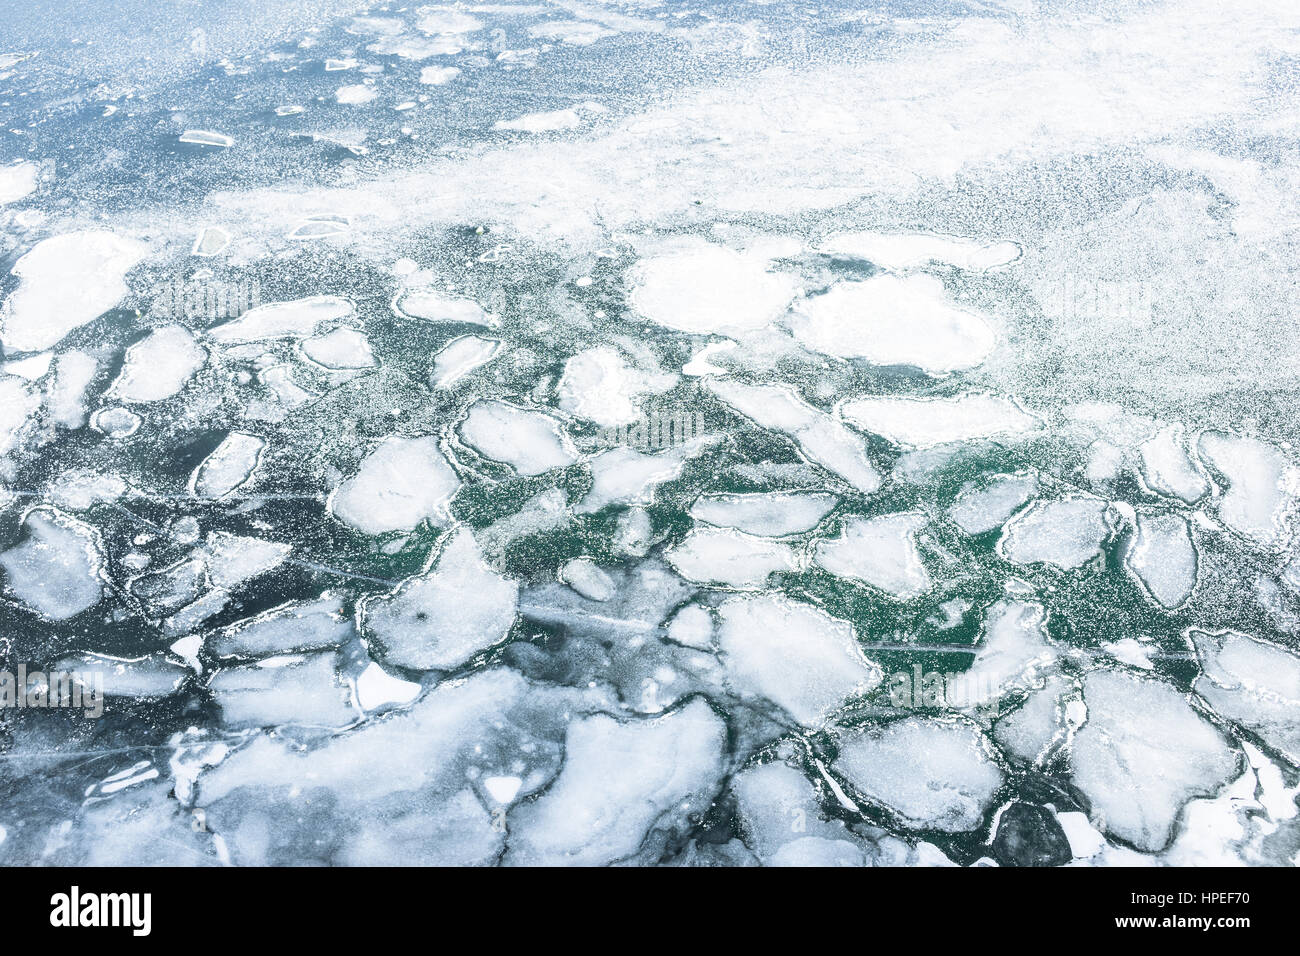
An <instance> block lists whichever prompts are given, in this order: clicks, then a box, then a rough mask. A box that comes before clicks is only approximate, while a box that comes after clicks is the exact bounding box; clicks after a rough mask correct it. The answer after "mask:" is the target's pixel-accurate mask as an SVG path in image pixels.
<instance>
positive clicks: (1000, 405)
mask: <svg viewBox="0 0 1300 956" xmlns="http://www.w3.org/2000/svg"><path fill="white" fill-rule="evenodd" d="M840 414H842V415H843V416H844V419H845V420H846V421H847V422H848V423H849V424H851V425H855V426H857V427H858V428H861V429H862V430H863V431H868V432H871V433H873V434H876V435H880V436H881V437H883V438H887V439H889V440H890V441H891V442H893V443H894V444H896V445H902V446H904V447H908V448H929V447H931V446H932V445H943V444H947V443H949V442H966V441H975V440H977V439H987V438H1010V437H1014V436H1017V435H1023V434H1025V433H1026V432H1030V431H1032V430H1034V429H1035V428H1036V427H1037V426H1038V425H1039V421H1038V419H1037V418H1035V417H1034V416H1033V415H1030V414H1028V413H1026V412H1024V411H1022V410H1021V408H1020V406H1018V405H1017V404H1016V403H1015V402H1013V401H1011V400H1010V399H1006V398H998V397H997V396H994V395H975V394H972V395H961V396H959V397H957V398H892V397H891V398H855V399H852V400H850V401H847V402H845V403H844V404H842V405H841V406H840Z"/></svg>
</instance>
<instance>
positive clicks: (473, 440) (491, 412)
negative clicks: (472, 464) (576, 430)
mask: <svg viewBox="0 0 1300 956" xmlns="http://www.w3.org/2000/svg"><path fill="white" fill-rule="evenodd" d="M459 431H460V437H461V439H462V440H463V441H464V442H465V443H466V444H468V445H469V446H471V447H472V448H474V449H475V450H476V451H477V452H478V453H479V454H481V455H483V456H484V457H485V458H490V459H492V460H493V461H502V462H505V463H506V464H508V465H510V466H511V467H512V468H514V469H515V471H517V472H519V474H521V475H540V474H542V473H543V472H547V471H550V470H551V469H553V468H564V467H567V466H568V465H571V464H573V463H574V462H575V461H577V460H578V455H577V453H576V452H575V451H574V450H573V447H572V446H571V445H570V443H569V441H568V439H567V438H566V437H565V435H564V433H563V432H562V431H561V430H560V423H559V422H558V421H557V420H556V419H554V418H553V417H551V416H550V415H547V414H545V413H544V412H540V411H537V410H536V409H531V408H521V407H519V406H517V405H511V404H509V403H508V402H502V401H497V400H495V399H487V400H484V401H479V402H475V403H474V404H473V405H471V406H470V408H469V412H468V413H467V414H466V416H465V420H464V421H463V422H461V424H460V429H459Z"/></svg>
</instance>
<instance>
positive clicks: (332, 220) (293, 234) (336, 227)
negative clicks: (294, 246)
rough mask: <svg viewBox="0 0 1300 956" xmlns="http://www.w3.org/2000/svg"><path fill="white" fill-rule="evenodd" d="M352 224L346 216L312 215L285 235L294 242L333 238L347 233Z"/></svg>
mask: <svg viewBox="0 0 1300 956" xmlns="http://www.w3.org/2000/svg"><path fill="white" fill-rule="evenodd" d="M351 226H352V224H351V223H350V222H349V221H348V219H347V217H345V216H310V217H308V218H307V219H304V220H303V221H302V222H300V223H298V225H296V226H294V227H293V228H292V229H290V230H289V231H288V232H287V233H285V236H284V237H285V238H286V239H289V240H292V241H294V242H305V241H308V240H311V239H331V238H333V237H334V236H342V235H346V234H347V231H348V230H349V229H350V228H351Z"/></svg>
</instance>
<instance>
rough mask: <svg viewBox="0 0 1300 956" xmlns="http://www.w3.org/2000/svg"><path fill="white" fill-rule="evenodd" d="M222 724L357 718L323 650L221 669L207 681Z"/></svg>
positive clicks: (327, 723) (332, 722)
mask: <svg viewBox="0 0 1300 956" xmlns="http://www.w3.org/2000/svg"><path fill="white" fill-rule="evenodd" d="M208 690H209V691H210V692H211V693H212V699H213V700H214V701H216V703H217V705H218V706H219V707H220V708H221V722H222V723H223V724H225V725H226V726H227V727H232V728H242V727H283V726H285V725H296V726H305V727H327V728H334V727H345V726H347V725H348V724H352V723H355V722H356V721H357V719H358V717H359V716H360V714H359V713H358V712H357V708H356V707H355V706H354V705H353V703H352V699H351V696H352V695H351V692H350V691H349V689H348V687H347V686H346V685H345V684H343V682H342V681H340V680H339V677H338V674H337V672H336V669H335V655H334V654H333V653H332V652H329V651H325V652H322V653H319V654H309V655H303V656H293V657H271V658H266V659H264V660H261V661H258V662H257V663H256V664H249V665H246V666H242V667H224V668H222V669H221V670H219V671H218V672H217V673H216V674H214V675H213V676H212V679H211V680H210V681H209V682H208Z"/></svg>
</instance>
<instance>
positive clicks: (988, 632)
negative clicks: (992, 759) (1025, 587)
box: [943, 600, 1056, 708]
mask: <svg viewBox="0 0 1300 956" xmlns="http://www.w3.org/2000/svg"><path fill="white" fill-rule="evenodd" d="M1046 623H1047V612H1046V611H1045V610H1044V609H1043V607H1042V605H1039V604H1034V603H1032V602H1028V601H1016V600H1002V601H998V602H997V603H995V604H994V605H993V606H992V607H990V608H989V609H988V613H987V614H986V616H985V619H984V634H983V637H982V640H981V641H980V643H979V645H978V646H977V648H976V650H975V659H974V660H973V661H971V664H970V667H968V668H967V669H966V670H965V671H963V672H962V673H961V674H956V675H950V676H949V678H948V680H947V682H946V684H945V687H944V695H945V700H944V701H943V703H944V704H946V705H947V706H949V707H953V708H969V707H980V706H983V705H985V704H989V703H992V702H993V701H995V700H997V699H998V698H999V697H1001V696H1002V695H1003V694H1004V693H1006V692H1007V691H1008V690H1010V689H1012V688H1013V687H1018V686H1022V685H1024V684H1026V683H1028V682H1031V681H1033V680H1034V679H1036V678H1037V677H1038V674H1039V672H1041V671H1042V670H1043V669H1044V668H1047V667H1049V666H1050V665H1051V664H1052V663H1053V661H1055V660H1056V650H1055V648H1053V647H1052V646H1051V644H1050V643H1048V640H1047V629H1046Z"/></svg>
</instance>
